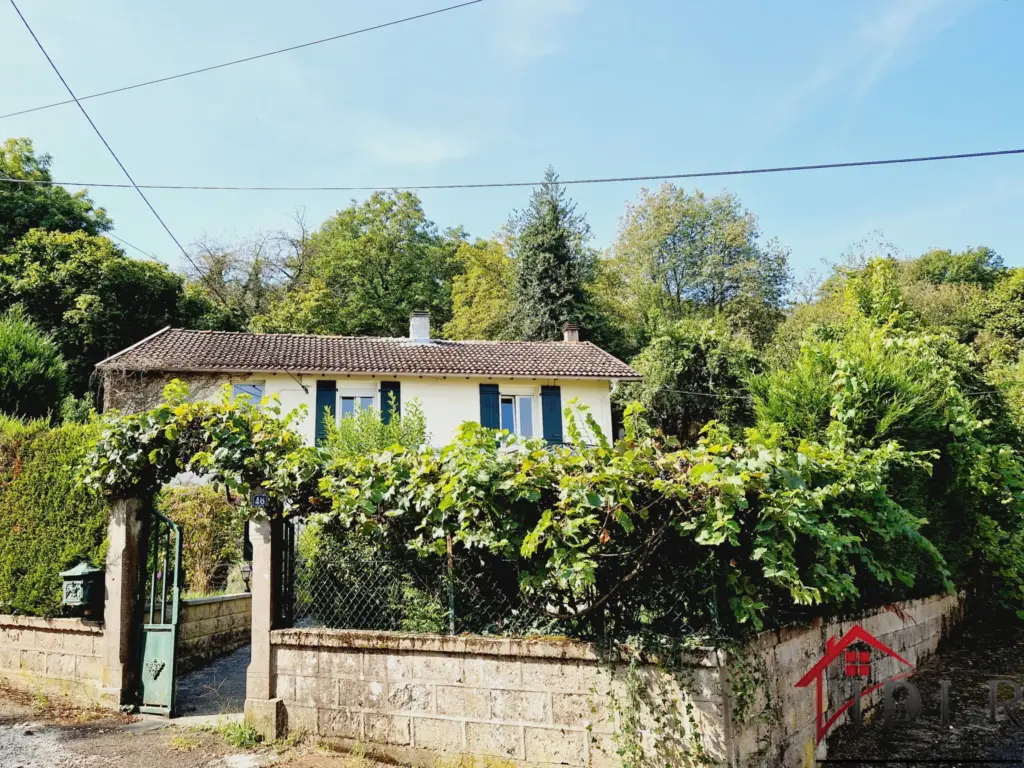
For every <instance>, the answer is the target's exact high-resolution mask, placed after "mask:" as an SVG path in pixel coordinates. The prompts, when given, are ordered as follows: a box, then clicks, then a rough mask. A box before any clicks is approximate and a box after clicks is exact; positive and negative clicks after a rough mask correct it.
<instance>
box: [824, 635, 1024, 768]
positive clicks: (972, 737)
mask: <svg viewBox="0 0 1024 768" xmlns="http://www.w3.org/2000/svg"><path fill="white" fill-rule="evenodd" d="M994 679H1001V680H1010V681H1013V682H1014V683H1015V684H1016V685H1021V684H1024V625H1021V624H1016V625H1013V626H1002V627H1000V626H992V625H991V624H989V623H976V624H972V625H969V626H968V628H967V630H966V631H965V632H964V633H963V634H961V635H960V636H959V637H957V638H956V639H954V640H953V641H952V642H950V643H948V644H947V645H945V646H944V647H943V648H942V649H941V650H940V652H939V653H938V654H937V655H936V656H934V657H932V658H931V659H929V660H928V661H926V662H925V663H924V664H922V665H921V667H919V668H918V670H917V672H916V673H915V674H914V675H913V676H912V677H911V678H910V681H911V682H912V683H914V684H915V685H916V686H917V688H918V690H919V691H920V694H921V715H920V717H919V718H918V719H917V720H916V721H915V722H913V723H910V724H907V725H902V726H899V727H894V728H884V727H883V726H882V724H881V723H880V722H872V723H870V724H868V725H865V726H863V727H862V728H860V729H853V728H849V727H848V728H845V729H843V730H841V731H840V732H839V733H837V734H835V735H834V736H832V737H830V739H829V742H828V745H829V749H828V756H829V760H830V761H831V760H848V761H850V762H849V763H845V764H843V765H842V768H853V767H854V766H855V765H856V764H857V763H856V761H857V760H864V761H869V760H871V761H878V760H903V761H906V762H907V764H908V765H909V764H911V763H912V762H913V763H919V762H920V761H929V762H936V763H942V764H943V765H944V766H949V765H956V764H957V763H958V761H963V763H964V764H965V765H966V764H974V768H977V765H976V763H977V762H979V761H990V765H993V766H994V765H996V763H997V761H1014V762H1016V764H1017V765H1020V766H1024V704H1020V705H1017V706H1013V705H1012V701H1011V699H1012V688H1011V687H1010V686H1004V687H1003V688H1002V689H1001V695H1000V697H999V698H1000V701H999V706H998V709H997V712H998V719H997V722H996V723H994V724H993V723H990V722H989V703H988V697H989V686H988V683H989V681H990V680H994ZM940 680H948V681H949V684H950V697H949V700H950V714H951V720H952V723H951V724H950V725H942V724H941V723H940V701H941V699H940V697H939V681H940ZM1007 706H1009V707H1010V713H1011V715H1014V716H1015V717H1016V719H1017V721H1018V722H1017V723H1016V724H1015V723H1014V722H1013V720H1012V719H1011V717H1009V716H1008V715H1007V713H1006V711H1005V707H1007ZM901 714H902V712H901ZM875 768H877V766H875Z"/></svg>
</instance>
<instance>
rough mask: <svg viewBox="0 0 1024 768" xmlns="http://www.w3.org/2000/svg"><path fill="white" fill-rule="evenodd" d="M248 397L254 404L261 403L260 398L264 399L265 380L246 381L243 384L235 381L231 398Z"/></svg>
mask: <svg viewBox="0 0 1024 768" xmlns="http://www.w3.org/2000/svg"><path fill="white" fill-rule="evenodd" d="M243 396H244V397H248V398H249V401H250V402H251V403H252V404H253V405H259V402H260V400H262V399H263V382H262V381H256V382H245V383H242V384H239V383H235V384H232V385H231V398H232V399H233V400H236V399H238V398H239V397H243Z"/></svg>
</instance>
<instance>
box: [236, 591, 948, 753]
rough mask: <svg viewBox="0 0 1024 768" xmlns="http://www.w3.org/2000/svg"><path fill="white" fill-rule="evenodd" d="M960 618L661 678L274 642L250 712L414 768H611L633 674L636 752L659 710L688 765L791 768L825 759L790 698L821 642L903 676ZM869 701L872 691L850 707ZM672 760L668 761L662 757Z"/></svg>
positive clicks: (834, 683)
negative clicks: (452, 766) (884, 652)
mask: <svg viewBox="0 0 1024 768" xmlns="http://www.w3.org/2000/svg"><path fill="white" fill-rule="evenodd" d="M963 609H964V603H963V599H962V596H953V595H943V596H936V597H931V598H926V599H922V600H914V601H909V602H906V603H900V604H896V605H893V606H888V607H887V608H886V609H884V610H878V611H872V612H869V613H867V614H865V615H863V616H861V617H859V618H858V619H856V620H850V621H843V622H821V621H819V622H816V623H814V624H812V625H811V626H805V627H794V628H786V629H783V630H779V631H773V632H765V633H762V634H761V635H759V636H757V637H756V638H754V640H753V641H752V642H751V643H750V644H749V646H748V647H747V648H746V649H745V650H744V651H741V652H739V653H736V652H731V653H726V652H725V651H721V650H713V649H702V650H696V651H693V652H691V653H688V654H686V655H685V656H684V657H683V659H682V660H681V664H679V665H671V666H673V668H674V671H673V672H672V673H668V672H665V671H664V669H665V666H664V665H655V664H646V665H642V666H640V667H639V671H638V672H636V671H634V672H633V673H628V672H627V669H628V668H627V665H626V664H625V663H624V662H621V661H620V662H618V663H616V664H609V663H607V662H606V661H602V660H601V657H600V655H599V654H598V652H597V650H596V648H595V647H594V646H592V645H588V644H583V643H575V642H571V641H560V640H514V639H502V638H487V637H471V636H462V637H446V636H437V635H405V634H399V633H376V632H355V631H344V630H324V629H287V630H274V631H271V632H270V633H269V638H270V641H269V648H270V658H269V665H268V669H269V671H270V681H269V695H270V698H269V699H268V700H267V701H266V702H265V704H266V705H268V706H267V707H261V708H260V712H261V713H262V714H261V716H262V717H264V718H269V720H270V721H273V722H271V723H270V724H269V727H272V728H275V729H277V731H276V732H279V733H282V734H283V733H288V732H292V733H294V732H297V731H301V732H306V733H308V734H315V735H317V736H319V737H320V738H325V739H332V740H337V741H339V742H341V743H342V744H349V745H351V744H354V743H357V742H358V743H362V744H364V745H368V746H370V747H371V748H372V749H374V750H375V751H377V752H380V753H383V754H386V755H388V756H390V757H392V758H394V759H396V760H399V761H402V762H407V763H411V764H414V765H422V766H433V765H435V764H437V763H438V760H439V759H440V760H441V761H442V762H444V761H445V760H451V761H453V762H458V761H459V760H462V759H463V758H472V759H473V760H476V761H477V762H480V763H483V764H487V763H488V761H491V763H492V764H493V763H494V762H495V761H497V762H498V763H499V764H504V765H518V766H552V765H568V766H598V767H601V766H607V767H608V768H614V767H616V766H619V765H621V760H620V758H619V757H618V755H617V749H618V748H620V747H621V746H622V741H621V738H620V739H619V740H616V734H617V733H620V732H621V731H622V730H623V726H624V723H623V715H624V713H628V712H629V709H630V705H629V704H627V703H626V702H627V698H628V697H627V674H639V675H640V677H639V678H638V679H639V681H640V685H639V689H640V690H642V691H643V694H642V696H641V698H642V700H643V701H642V702H641V705H640V707H639V711H638V714H639V718H640V728H641V731H642V742H643V744H644V746H645V748H646V749H647V750H648V752H649V753H652V752H653V751H654V750H653V748H652V747H653V743H654V742H655V740H656V738H657V737H658V734H659V732H658V729H656V728H654V727H652V726H653V721H652V718H651V709H650V706H649V704H650V702H654V704H655V708H656V709H657V711H658V712H659V713H661V714H664V713H665V712H666V711H669V710H671V709H672V707H671V706H670V704H672V703H674V705H675V712H677V713H679V714H680V717H679V720H680V722H681V725H682V732H680V733H678V734H671V733H668V734H666V733H665V731H664V730H663V731H661V734H660V735H661V736H665V735H668V736H677V737H678V738H676V739H675V744H676V747H677V748H679V749H680V750H681V751H684V752H688V753H689V754H690V755H691V756H692V755H693V753H694V751H695V746H697V745H699V747H700V749H701V751H702V753H703V754H702V756H701V759H702V760H708V761H710V762H713V763H716V764H725V765H730V766H760V765H772V766H787V768H788V766H794V767H795V766H798V765H806V764H812V763H813V760H814V758H815V757H818V758H822V757H825V756H827V744H826V743H825V742H822V744H821V745H816V743H815V742H816V707H815V691H814V688H813V686H812V687H807V688H796V687H795V685H796V682H797V681H798V680H800V678H802V677H803V676H804V675H805V674H806V673H807V672H808V671H809V670H810V669H811V668H812V667H814V666H815V664H817V663H818V661H819V660H820V659H821V658H822V657H823V656H824V655H825V654H826V652H827V644H828V642H829V639H830V638H832V637H834V638H835V639H836V640H838V639H840V638H841V637H842V636H843V635H844V634H845V633H846V632H847V631H849V630H850V629H851V628H852V627H853V625H854V624H859V625H860V626H861V627H862V628H864V629H865V630H866V631H867V632H869V633H871V634H872V635H874V636H875V637H876V638H878V640H880V641H881V642H882V643H884V644H885V645H887V646H889V647H890V648H892V650H894V651H895V652H896V653H897V654H899V655H900V656H902V657H904V658H905V659H907V661H909V662H910V663H911V664H912V665H915V666H916V665H917V664H919V663H920V662H921V661H923V660H924V659H925V658H926V657H927V656H929V655H930V654H932V653H934V652H935V650H936V649H937V647H938V645H939V642H940V640H941V639H942V638H943V636H945V635H946V634H947V633H948V632H949V631H950V630H951V629H952V628H953V626H954V625H956V624H957V623H958V622H959V621H960V620H961V619H962V617H963ZM872 665H873V670H872V678H871V680H872V682H875V681H879V680H883V679H885V678H887V677H890V676H892V675H895V674H899V673H901V672H904V671H905V670H904V669H902V668H898V667H899V664H898V662H896V661H895V660H890V659H884V658H882V657H881V654H878V653H874V654H873V658H872ZM635 680H636V678H634V681H635ZM849 688H850V683H849V680H847V679H845V678H844V677H843V663H842V660H841V659H840V660H838V661H836V662H834V663H833V664H832V665H831V666H830V667H829V668H828V670H827V673H826V676H825V679H824V689H825V695H826V700H827V701H828V705H827V708H828V710H829V711H835V708H836V707H838V706H841V705H842V703H843V702H844V701H845V700H846V699H847V698H848V696H849ZM634 689H636V686H634ZM256 698H258V697H253V696H252V695H251V694H250V699H253V700H254V701H255V699H256ZM879 698H880V692H879V693H876V694H875V695H873V696H872V697H871V698H870V699H869V700H868V702H867V703H866V705H865V706H866V707H870V706H871V705H872V704H875V703H877V702H878V700H879ZM616 702H618V703H617V704H616ZM251 704H252V702H250V701H247V704H246V706H247V713H248V712H250V705H251ZM623 705H625V706H623ZM251 712H252V714H253V715H255V714H257V710H256V708H255V707H253V708H252V710H251ZM842 723H843V719H840V720H839V722H838V723H837V727H838V725H841V724H842ZM698 740H699V741H698ZM662 757H664V753H662ZM679 761H680V758H679V757H678V753H677V754H676V755H675V756H673V757H670V758H669V762H672V763H675V762H679ZM662 762H664V759H663V760H662Z"/></svg>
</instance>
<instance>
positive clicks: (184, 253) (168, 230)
mask: <svg viewBox="0 0 1024 768" xmlns="http://www.w3.org/2000/svg"><path fill="white" fill-rule="evenodd" d="M11 5H12V6H14V10H15V12H17V14H18V17H19V18H20V19H21V23H22V24H24V25H25V29H27V30H28V33H29V34H30V35H32V39H33V40H35V42H36V45H37V46H39V50H40V51H42V53H43V56H45V57H46V60H47V61H48V62H50V67H51V68H52V69H53V71H54V72H55V73H56V74H57V77H58V78H60V81H61V83H63V84H64V88H65V89H67V92H68V94H69V95H70V96H71V98H72V100H73V101H74V102H75V104H77V105H78V108H79V109H80V110H81V111H82V114H83V115H85V119H86V120H88V121H89V125H91V126H92V129H93V130H94V131H95V132H96V135H97V136H99V137H100V141H102V142H103V146H105V147H106V148H107V151H108V152H109V153H110V156H111V157H113V158H114V161H115V162H116V163H117V164H118V166H119V167H120V168H121V170H122V171H123V172H124V175H125V177H126V178H127V179H128V181H130V182H131V185H132V187H134V188H135V191H136V192H138V193H139V196H140V197H141V198H142V200H143V202H144V203H145V204H146V206H147V207H148V208H149V210H150V211H152V212H153V215H154V216H155V217H156V220H157V221H159V222H160V226H162V227H163V228H164V231H165V232H166V233H167V234H168V235H169V236H170V238H171V240H173V241H174V244H175V245H176V246H178V250H180V251H181V255H182V256H184V257H185V258H186V259H187V260H188V262H189V263H190V264H191V265H192V266H193V267H195V269H196V271H197V272H199V274H202V270H200V269H199V265H198V264H196V263H195V261H193V260H192V257H191V256H189V254H188V251H186V250H185V248H184V247H183V246H182V245H181V243H180V242H178V238H176V237H175V236H174V233H173V232H171V228H170V227H168V226H167V223H166V222H165V221H164V220H163V218H161V216H160V214H159V213H157V212H156V208H154V207H153V204H152V203H151V202H149V198H148V197H146V193H145V192H143V191H142V190H141V189H140V188H139V186H138V185H137V184H136V183H135V179H133V178H132V175H131V174H130V173H128V169H127V168H125V167H124V163H122V162H121V158H119V157H118V156H117V153H116V152H114V149H113V147H111V146H110V144H109V143H108V142H107V140H106V138H105V137H104V136H103V133H102V131H100V129H99V128H97V127H96V123H94V122H93V121H92V118H91V117H90V116H89V113H88V112H86V111H85V107H83V106H82V104H81V102H79V101H78V98H77V97H76V96H75V92H74V91H73V90H71V86H70V85H68V81H67V80H65V79H64V75H62V74H61V73H60V70H59V69H58V68H57V65H56V64H54V63H53V59H51V58H50V54H49V53H47V52H46V48H44V47H43V44H42V43H41V42H40V41H39V38H38V37H36V33H35V32H34V31H33V30H32V27H31V25H30V24H29V23H28V20H27V19H26V18H25V17H24V15H22V13H21V9H20V8H18V4H17V3H16V2H15V0H11ZM207 286H208V287H209V288H210V290H211V291H212V292H213V293H214V294H216V296H217V297H218V298H219V299H220V300H221V301H222V302H223V303H224V307H225V308H226V309H228V310H229V311H230V309H231V308H230V305H229V304H228V301H227V299H225V298H224V296H223V294H221V292H220V291H219V290H218V289H217V288H215V287H214V285H213V284H212V283H209V281H208V282H207Z"/></svg>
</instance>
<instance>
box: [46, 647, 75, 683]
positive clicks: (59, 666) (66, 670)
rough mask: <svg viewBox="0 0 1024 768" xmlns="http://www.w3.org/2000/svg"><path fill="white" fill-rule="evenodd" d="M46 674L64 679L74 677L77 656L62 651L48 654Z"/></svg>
mask: <svg viewBox="0 0 1024 768" xmlns="http://www.w3.org/2000/svg"><path fill="white" fill-rule="evenodd" d="M46 674H47V675H48V676H49V677H59V678H62V679H64V680H72V679H74V677H75V657H74V656H72V655H71V654H67V653H60V652H56V653H48V654H46Z"/></svg>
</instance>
